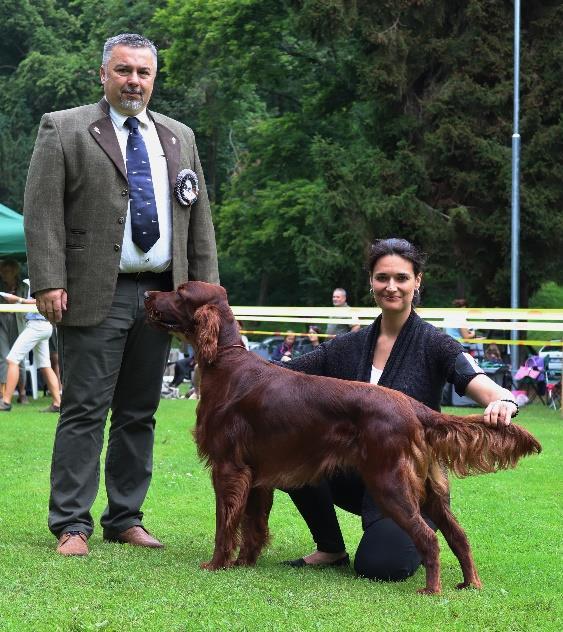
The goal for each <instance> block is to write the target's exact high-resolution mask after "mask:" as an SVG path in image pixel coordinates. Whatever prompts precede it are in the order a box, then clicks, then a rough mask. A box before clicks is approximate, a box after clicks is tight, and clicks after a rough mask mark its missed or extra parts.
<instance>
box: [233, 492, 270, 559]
mask: <svg viewBox="0 0 563 632" xmlns="http://www.w3.org/2000/svg"><path fill="white" fill-rule="evenodd" d="M273 500H274V490H273V489H271V488H267V487H254V488H253V489H251V490H250V493H249V495H248V501H247V503H246V507H245V510H244V515H243V517H242V526H241V545H240V551H239V555H238V558H237V560H236V562H235V564H236V565H237V566H254V565H255V564H256V560H257V559H258V556H259V555H260V552H261V551H262V549H263V548H264V546H265V545H266V544H267V543H268V540H269V539H270V538H269V532H268V517H269V515H270V510H271V508H272V503H273Z"/></svg>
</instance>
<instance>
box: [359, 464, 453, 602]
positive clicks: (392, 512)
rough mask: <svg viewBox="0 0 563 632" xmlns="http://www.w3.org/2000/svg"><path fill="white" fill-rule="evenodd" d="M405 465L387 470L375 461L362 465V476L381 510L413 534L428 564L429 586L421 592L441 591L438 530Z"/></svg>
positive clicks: (427, 584) (411, 535)
mask: <svg viewBox="0 0 563 632" xmlns="http://www.w3.org/2000/svg"><path fill="white" fill-rule="evenodd" d="M405 469H406V468H405V467H404V463H403V467H400V466H396V467H394V469H392V470H387V471H385V470H384V469H382V468H378V469H376V468H374V466H373V464H370V466H369V467H365V468H362V471H361V472H360V473H361V476H362V478H363V480H364V483H365V485H366V488H367V490H368V492H369V493H370V494H371V495H372V497H373V499H374V500H375V502H376V503H377V504H378V505H379V507H380V509H381V511H382V512H383V513H384V514H385V515H387V516H389V517H390V518H391V519H392V520H394V521H395V522H396V523H397V524H398V525H399V526H400V527H401V529H404V530H405V531H406V533H407V534H408V535H409V536H410V538H411V539H412V541H413V542H414V545H415V547H416V549H417V551H418V552H419V554H420V556H421V557H422V563H423V564H424V566H425V568H426V586H425V587H424V588H421V589H420V590H419V591H418V592H419V593H424V594H434V593H439V592H440V591H441V583H440V559H439V552H440V547H439V545H438V538H437V536H436V534H435V533H434V531H432V529H431V528H430V527H429V526H428V525H427V524H426V523H425V522H424V519H423V518H422V515H421V513H420V507H419V499H418V497H417V494H416V493H415V491H414V490H413V487H412V484H411V479H410V478H409V476H408V473H407V472H406V471H405Z"/></svg>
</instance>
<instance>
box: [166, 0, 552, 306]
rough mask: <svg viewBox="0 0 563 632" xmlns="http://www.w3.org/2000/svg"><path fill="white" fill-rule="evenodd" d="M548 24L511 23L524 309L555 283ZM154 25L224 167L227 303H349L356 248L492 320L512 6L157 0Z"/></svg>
mask: <svg viewBox="0 0 563 632" xmlns="http://www.w3.org/2000/svg"><path fill="white" fill-rule="evenodd" d="M562 22H563V13H562V9H561V6H560V4H559V3H557V2H543V3H534V6H533V7H525V9H524V14H523V33H522V36H523V40H522V41H523V68H524V73H523V77H522V112H523V116H522V123H521V129H522V137H523V155H522V173H523V181H522V264H523V265H522V297H523V300H524V302H525V301H527V297H528V295H529V293H530V292H531V291H533V290H534V289H535V288H537V287H538V285H539V283H540V282H541V281H542V280H545V279H546V278H547V279H557V278H560V275H561V271H560V267H558V266H557V257H555V256H554V253H557V252H558V251H560V248H561V234H562V233H561V213H558V212H557V211H558V209H559V208H560V206H561V202H562V199H561V197H562V196H561V193H562V191H561V184H560V183H559V182H557V177H556V175H555V174H556V165H557V159H556V153H557V150H558V148H559V149H560V144H561V138H562V137H561V127H560V126H561V120H560V114H559V113H560V109H561V108H560V106H561V102H562V99H561V87H560V81H559V78H558V73H557V71H556V68H557V60H559V61H560V57H561V43H560V37H559V36H558V31H559V29H558V28H557V25H559V26H561V25H562ZM157 25H158V27H159V28H161V29H165V28H166V30H167V32H168V33H169V38H170V46H169V48H168V50H167V51H166V62H167V63H166V69H167V71H168V75H169V82H170V83H171V84H172V85H175V86H179V85H182V84H183V85H185V86H190V91H193V93H198V94H200V95H201V100H200V106H201V107H202V108H204V110H205V111H204V112H198V114H197V118H198V121H199V122H201V123H202V126H201V128H200V131H203V132H204V134H205V138H204V142H205V143H206V147H205V150H204V151H208V152H209V154H210V156H213V160H219V161H220V162H221V161H222V164H223V165H224V168H226V169H227V172H226V173H225V172H224V171H223V172H222V173H219V172H220V171H221V170H220V168H216V167H214V169H213V171H214V172H215V173H216V174H219V176H218V177H217V175H216V176H215V180H214V181H213V185H214V188H215V194H216V199H217V202H218V205H217V215H216V221H217V226H218V234H219V240H220V246H221V254H222V263H223V264H224V265H223V266H222V278H223V280H224V281H225V282H226V283H227V285H229V287H231V288H232V293H233V291H234V294H235V296H236V299H238V298H239V297H240V299H244V300H245V301H254V300H258V301H269V302H282V301H283V302H289V303H291V302H297V301H299V302H307V301H312V302H321V301H324V302H326V300H327V298H328V295H329V292H330V290H331V288H332V286H333V285H345V286H347V287H348V288H349V289H351V290H352V296H353V299H354V300H355V301H361V300H362V299H364V298H365V289H366V287H367V284H366V275H365V271H363V270H362V269H361V264H360V262H361V261H362V259H363V253H364V252H365V248H366V245H367V244H368V243H369V242H370V241H371V240H372V239H373V238H377V237H386V236H390V235H403V236H405V237H407V238H409V239H412V240H414V241H415V242H416V243H417V244H419V245H421V246H422V248H423V249H425V250H426V251H428V252H429V253H430V254H431V259H430V261H431V264H430V267H429V270H428V274H427V283H426V285H427V292H426V304H430V305H431V304H435V301H434V300H433V298H434V299H435V298H437V299H438V303H439V302H443V300H444V298H445V297H446V291H449V293H450V296H449V298H451V297H452V295H453V294H456V295H457V294H459V295H463V294H465V295H467V296H469V298H470V299H471V300H472V302H473V304H483V305H487V304H507V302H508V292H509V273H508V270H509V256H510V252H509V248H510V209H509V205H510V172H511V170H510V137H511V134H512V94H513V93H512V86H513V83H512V82H513V77H512V34H513V31H512V28H513V21H512V5H511V3H499V2H495V1H494V0H454V1H452V0H448V1H446V0H442V1H441V2H440V1H438V2H436V1H434V0H433V1H429V0H387V1H386V2H377V3H376V2H371V1H369V0H364V1H362V0H355V1H352V0H302V1H294V2H288V1H286V2H274V1H258V0H245V1H242V2H241V1H239V0H236V1H235V0H230V1H229V0H221V1H219V0H216V1H213V0H208V1H204V0H194V1H192V2H184V1H182V0H176V1H174V0H172V1H171V2H169V4H168V6H167V7H166V8H164V9H163V10H162V11H161V12H160V13H159V14H158V16H157ZM546 71H547V72H546ZM203 95H205V96H203ZM207 106H209V109H207ZM218 185H221V186H220V187H218ZM554 229H556V230H554ZM546 239H548V240H549V241H550V242H551V243H550V244H549V246H548V247H547V248H546Z"/></svg>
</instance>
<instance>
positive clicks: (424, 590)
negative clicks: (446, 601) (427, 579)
mask: <svg viewBox="0 0 563 632" xmlns="http://www.w3.org/2000/svg"><path fill="white" fill-rule="evenodd" d="M416 592H417V593H418V594H419V595H439V594H440V593H441V592H442V589H441V588H440V587H439V586H438V588H428V586H426V587H425V588H419V589H418V590H417V591H416Z"/></svg>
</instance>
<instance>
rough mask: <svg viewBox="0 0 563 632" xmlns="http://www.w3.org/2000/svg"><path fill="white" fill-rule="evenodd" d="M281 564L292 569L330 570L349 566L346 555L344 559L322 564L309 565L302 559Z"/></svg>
mask: <svg viewBox="0 0 563 632" xmlns="http://www.w3.org/2000/svg"><path fill="white" fill-rule="evenodd" d="M282 564H285V565H286V566H291V567H292V568H304V567H305V566H308V567H310V568H330V567H334V566H350V556H349V555H348V553H346V555H345V556H344V557H339V558H338V559H337V560H334V561H333V562H326V563H322V564H309V562H306V561H305V559H304V558H302V557H300V558H298V559H296V560H286V561H285V562H282Z"/></svg>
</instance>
